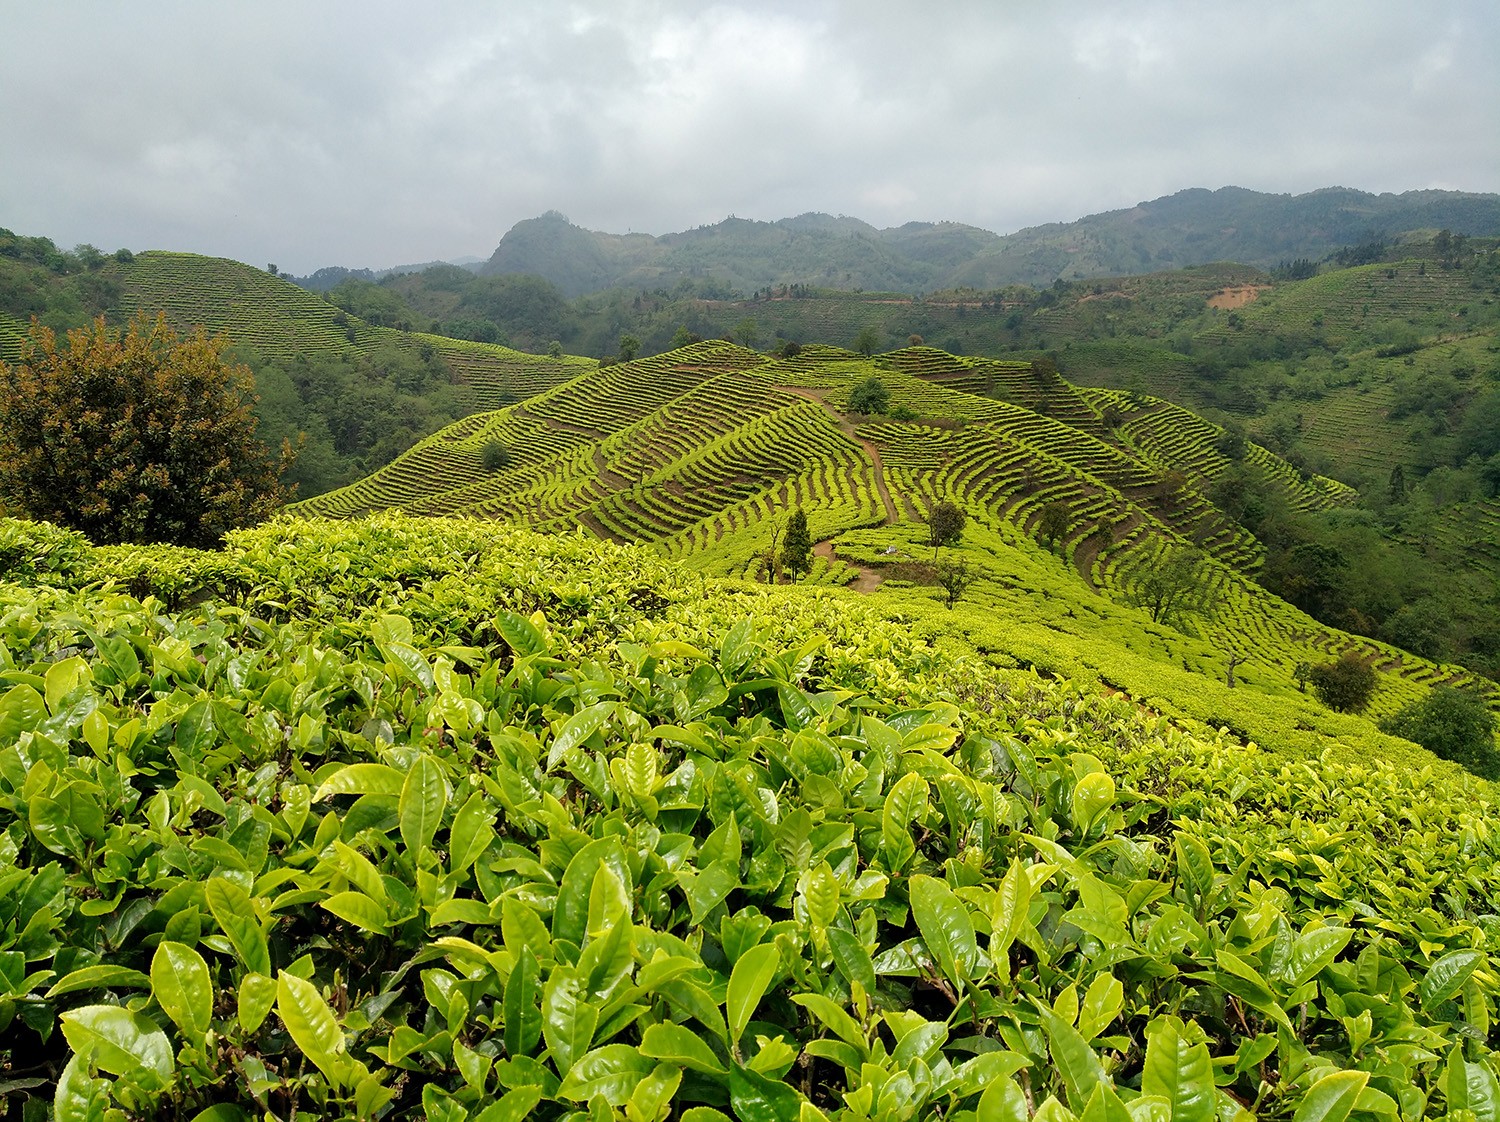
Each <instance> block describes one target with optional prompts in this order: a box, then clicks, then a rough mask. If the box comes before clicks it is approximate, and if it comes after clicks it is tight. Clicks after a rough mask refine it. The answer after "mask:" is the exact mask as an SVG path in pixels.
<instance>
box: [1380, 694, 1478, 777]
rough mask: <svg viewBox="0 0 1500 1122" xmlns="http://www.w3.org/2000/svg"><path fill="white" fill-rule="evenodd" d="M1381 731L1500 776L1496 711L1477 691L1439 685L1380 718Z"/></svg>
mask: <svg viewBox="0 0 1500 1122" xmlns="http://www.w3.org/2000/svg"><path fill="white" fill-rule="evenodd" d="M1380 731H1381V732H1388V733H1390V734H1391V735H1392V736H1400V737H1404V738H1405V739H1407V740H1413V741H1415V742H1416V743H1418V744H1420V745H1421V746H1422V747H1423V748H1426V749H1427V750H1428V751H1429V752H1431V753H1433V754H1434V755H1436V756H1441V757H1442V758H1443V759H1445V760H1452V761H1453V762H1454V763H1456V764H1459V765H1461V766H1463V767H1466V768H1468V769H1469V770H1470V771H1472V772H1474V773H1475V774H1476V775H1483V776H1486V777H1488V778H1491V779H1494V778H1497V777H1500V753H1497V751H1496V748H1495V715H1494V714H1493V713H1491V712H1490V710H1489V707H1488V706H1487V705H1485V703H1484V698H1482V697H1480V696H1479V695H1478V694H1476V693H1471V692H1469V691H1468V690H1456V689H1454V688H1452V687H1451V686H1438V687H1437V688H1436V689H1434V690H1432V691H1431V692H1429V693H1428V694H1427V696H1426V697H1424V698H1422V699H1421V700H1420V701H1414V702H1412V703H1411V704H1410V705H1408V706H1406V707H1405V708H1404V709H1402V710H1401V711H1400V712H1399V713H1397V714H1396V715H1395V716H1393V717H1389V718H1387V719H1386V720H1384V721H1382V722H1380Z"/></svg>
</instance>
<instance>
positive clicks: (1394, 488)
mask: <svg viewBox="0 0 1500 1122" xmlns="http://www.w3.org/2000/svg"><path fill="white" fill-rule="evenodd" d="M1390 500H1391V502H1392V503H1404V502H1405V501H1406V469H1405V468H1403V467H1402V466H1401V465H1400V464H1399V463H1398V464H1397V465H1396V466H1395V467H1393V468H1391V482H1390Z"/></svg>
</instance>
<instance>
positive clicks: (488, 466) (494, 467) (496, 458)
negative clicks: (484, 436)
mask: <svg viewBox="0 0 1500 1122" xmlns="http://www.w3.org/2000/svg"><path fill="white" fill-rule="evenodd" d="M480 459H481V460H483V462H484V470H485V471H499V470H500V469H501V468H506V467H510V449H509V448H507V447H506V446H505V444H504V443H503V442H501V441H499V440H491V441H490V442H489V443H488V444H486V445H485V446H484V451H483V452H482V453H480Z"/></svg>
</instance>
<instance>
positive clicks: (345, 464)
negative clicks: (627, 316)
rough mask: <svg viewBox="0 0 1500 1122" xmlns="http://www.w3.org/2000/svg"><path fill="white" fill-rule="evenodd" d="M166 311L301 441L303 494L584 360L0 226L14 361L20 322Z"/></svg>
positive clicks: (7, 347) (294, 289)
mask: <svg viewBox="0 0 1500 1122" xmlns="http://www.w3.org/2000/svg"><path fill="white" fill-rule="evenodd" d="M158 312H162V313H165V314H166V316H167V319H168V320H169V322H170V323H171V324H172V325H173V327H175V328H176V329H177V330H178V331H180V332H189V331H192V330H193V329H195V328H197V327H199V326H201V327H203V328H204V329H205V330H206V331H208V332H209V333H210V334H214V335H219V334H222V335H224V336H226V337H227V338H228V339H229V340H230V342H231V344H232V346H233V351H232V356H233V357H235V358H237V359H238V360H239V361H242V362H244V363H246V364H247V365H249V366H250V367H251V369H252V370H253V371H254V373H255V375H256V384H257V390H258V392H259V394H260V397H261V402H260V406H259V410H258V412H259V415H260V418H261V429H260V435H261V436H262V438H263V439H265V440H266V441H267V443H269V444H271V445H272V446H273V447H274V446H276V445H279V444H280V442H281V440H282V439H283V438H286V439H290V440H292V441H293V443H297V442H298V440H299V438H302V439H304V440H305V447H304V450H303V452H302V455H301V457H300V459H299V463H298V465H297V467H296V468H294V470H293V472H292V474H291V478H290V481H291V482H294V483H296V484H298V486H299V488H300V492H301V494H303V495H312V494H317V493H319V492H321V491H325V490H328V489H329V488H332V487H337V486H340V485H342V484H345V483H348V482H350V481H352V480H354V479H357V478H359V477H360V476H362V475H364V474H366V473H368V472H370V471H373V470H374V469H375V468H377V467H379V466H380V465H382V464H384V463H386V462H388V461H389V460H390V459H392V458H393V457H394V456H396V455H397V454H398V453H400V452H402V451H404V450H405V449H407V448H409V447H410V446H411V445H412V444H413V443H414V442H415V441H417V440H418V439H420V438H421V437H423V436H425V435H427V434H428V433H431V432H433V431H435V430H436V429H438V428H441V427H442V426H443V425H445V424H448V423H449V422H451V421H453V420H456V419H458V418H460V417H463V416H466V415H468V414H469V413H472V412H474V411H476V410H480V409H493V408H495V407H497V406H499V405H502V404H506V403H508V402H512V401H519V400H521V399H522V398H525V397H529V396H531V395H532V394H535V393H538V392H540V391H541V390H544V389H546V388H548V387H549V386H553V385H556V384H557V383H559V382H562V381H565V380H567V379H568V378H571V377H573V376H574V375H575V374H577V373H578V372H579V371H581V370H584V369H587V368H589V367H590V366H592V365H593V363H592V362H591V361H590V360H587V359H582V358H577V357H573V356H558V357H555V358H554V357H549V356H544V355H536V354H526V353H523V352H520V351H516V350H513V349H511V348H508V347H502V346H496V345H492V344H486V343H480V342H470V341H466V340H457V339H450V338H446V337H442V336H438V335H432V334H428V333H425V332H422V331H414V330H413V327H423V326H427V325H425V324H413V323H411V322H410V321H404V322H401V323H399V324H398V323H397V322H395V321H393V322H391V323H389V324H380V325H377V324H373V323H370V322H367V321H365V320H363V319H361V318H360V317H358V316H355V315H350V314H349V313H347V312H345V311H344V310H342V309H340V308H339V307H337V306H335V305H333V304H331V303H329V302H327V301H325V300H324V299H322V298H321V297H318V296H315V295H313V294H311V293H309V292H307V291H306V290H304V289H302V288H300V287H298V286H297V285H294V284H291V283H289V282H288V281H286V280H283V279H281V278H279V277H277V276H273V275H271V274H270V273H269V272H266V271H265V270H262V269H256V268H252V267H251V266H249V265H244V264H241V263H240V262H236V261H228V260H224V259H222V258H212V257H203V256H200V255H197V254H190V253H162V252H147V253H141V254H130V253H128V252H123V251H122V252H121V253H119V254H117V255H115V256H111V257H104V256H103V255H99V254H98V253H97V252H95V253H94V254H92V255H90V256H88V257H87V258H84V257H79V256H77V255H74V254H66V253H60V252H58V251H57V250H56V248H55V247H53V246H52V244H51V243H50V242H49V241H47V240H46V239H45V238H18V237H16V236H14V235H10V234H9V232H8V231H0V360H3V361H7V362H15V361H17V360H18V359H19V358H20V355H21V348H22V345H23V343H24V341H25V337H26V331H27V322H28V321H29V319H30V318H31V317H32V316H37V317H38V318H39V319H40V320H41V322H42V323H43V324H44V325H46V326H49V327H51V328H52V329H54V330H57V331H66V330H67V329H69V328H72V327H77V326H82V325H83V324H85V323H87V322H88V320H89V319H91V318H92V317H93V316H95V315H104V316H105V317H106V318H107V319H109V320H110V321H111V322H112V323H117V324H118V323H123V322H124V321H125V320H128V319H129V318H131V317H132V316H134V315H136V314H138V313H145V314H147V315H155V314H156V313H158Z"/></svg>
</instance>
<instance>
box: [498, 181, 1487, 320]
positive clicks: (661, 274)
mask: <svg viewBox="0 0 1500 1122" xmlns="http://www.w3.org/2000/svg"><path fill="white" fill-rule="evenodd" d="M1438 229H1450V230H1452V231H1453V232H1455V233H1460V234H1468V235H1470V236H1495V235H1500V194H1475V193H1469V192H1461V191H1435V190H1431V191H1407V192H1405V193H1403V194H1399V195H1397V194H1389V193H1387V194H1381V195H1374V194H1370V193H1369V192H1366V191H1358V190H1353V189H1351V188H1346V187H1329V188H1324V189H1322V190H1318V191H1312V192H1309V193H1307V194H1304V195H1275V194H1266V193H1263V192H1259V191H1251V190H1246V189H1245V188H1241V187H1222V188H1220V189H1218V190H1208V189H1206V188H1190V189H1188V190H1184V191H1179V192H1177V193H1176V194H1173V195H1167V196H1164V197H1163V198H1159V199H1153V200H1151V201H1149V202H1143V203H1140V204H1138V205H1136V206H1134V207H1130V208H1127V209H1123V210H1114V211H1107V212H1104V213H1101V214H1095V215H1090V216H1088V217H1086V218H1081V219H1078V220H1077V221H1075V222H1067V223H1050V224H1048V225H1044V226H1033V227H1030V228H1028V229H1025V230H1020V231H1018V232H1016V233H1013V234H1006V235H1003V236H1002V235H999V234H995V233H992V232H991V231H988V230H982V229H980V228H978V227H976V226H968V225H965V224H963V223H958V222H908V223H906V224H905V225H903V226H898V227H893V228H889V229H878V228H876V227H875V226H872V225H870V224H869V223H867V222H863V221H860V220H859V219H857V218H850V217H845V216H838V217H835V216H832V215H827V214H817V213H808V214H802V215H799V216H797V217H795V218H783V219H780V220H778V221H775V222H757V221H752V220H748V219H743V218H736V217H733V216H731V217H729V218H726V219H724V220H723V221H722V222H718V223H715V224H713V225H711V226H700V227H698V228H696V229H693V230H685V231H680V232H677V233H671V234H663V235H661V236H660V237H656V236H653V235H650V234H609V233H602V232H598V231H592V230H585V229H583V228H582V227H580V226H575V225H574V224H573V223H571V222H570V221H569V220H568V219H567V217H566V216H564V215H563V214H560V213H559V212H557V211H548V212H547V213H546V214H543V215H541V216H540V217H538V218H531V219H526V220H525V221H522V222H518V223H516V225H515V226H513V227H511V229H510V230H509V231H508V232H507V233H506V234H505V236H504V237H503V238H501V240H500V244H499V245H498V246H497V247H496V249H495V252H494V254H493V255H492V256H491V257H490V259H489V260H488V261H486V262H485V263H484V264H483V265H481V266H479V268H478V271H479V273H480V274H481V275H498V274H507V273H528V274H533V275H536V276H541V277H544V278H546V279H547V280H548V281H551V282H552V283H553V284H555V285H556V286H557V287H558V288H559V289H560V290H561V291H562V292H563V293H564V294H566V295H567V296H570V297H576V296H581V295H584V294H586V293H589V292H597V291H600V290H603V289H607V288H614V287H617V286H627V287H641V288H658V287H665V288H672V287H674V286H676V285H677V284H679V283H681V282H683V281H687V282H690V283H694V284H699V285H704V284H707V285H713V284H715V283H717V284H719V285H723V286H726V287H727V288H729V289H731V290H735V291H739V292H746V293H748V292H753V291H757V290H759V289H761V288H764V287H767V286H780V285H791V284H806V285H811V286H814V287H820V288H841V289H849V290H853V289H864V290H866V291H896V292H918V291H932V290H935V289H943V288H955V287H972V288H986V289H987V288H1001V287H1004V286H1005V285H1008V284H1029V285H1047V284H1051V283H1052V282H1053V281H1054V280H1059V279H1061V280H1079V279H1083V278H1087V277H1095V276H1118V275H1124V274H1130V273H1141V272H1151V271H1161V270H1170V269H1180V268H1186V267H1189V266H1192V265H1202V264H1207V263H1209V262H1214V261H1237V262H1240V263H1243V264H1247V265H1255V266H1259V267H1261V268H1272V267H1274V266H1275V265H1276V264H1277V263H1278V262H1281V261H1285V260H1291V259H1294V258H1298V257H1307V258H1311V259H1313V260H1317V259H1320V258H1323V257H1326V256H1328V255H1329V254H1330V253H1332V252H1334V251H1336V250H1338V249H1341V248H1343V247H1345V246H1350V245H1354V244H1357V243H1360V242H1364V241H1367V240H1371V239H1386V240H1393V239H1399V238H1401V237H1402V236H1403V235H1407V234H1410V233H1414V232H1417V231H1435V230H1438Z"/></svg>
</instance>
